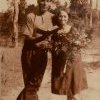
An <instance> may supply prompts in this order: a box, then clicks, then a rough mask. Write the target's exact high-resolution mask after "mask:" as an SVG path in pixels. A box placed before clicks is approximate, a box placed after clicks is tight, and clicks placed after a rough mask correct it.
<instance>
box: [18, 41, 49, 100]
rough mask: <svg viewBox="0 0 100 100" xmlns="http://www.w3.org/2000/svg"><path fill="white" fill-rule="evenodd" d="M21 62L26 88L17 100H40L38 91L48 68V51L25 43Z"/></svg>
mask: <svg viewBox="0 0 100 100" xmlns="http://www.w3.org/2000/svg"><path fill="white" fill-rule="evenodd" d="M21 62H22V70H23V78H24V84H25V88H24V89H23V90H22V92H21V93H20V94H19V96H18V98H17V100H38V95H37V91H38V89H39V87H40V85H41V82H42V79H43V75H44V72H45V69H46V66H47V51H46V50H45V49H41V48H40V47H37V46H36V45H34V44H33V45H31V44H29V43H25V44H24V47H23V50H22V56H21Z"/></svg>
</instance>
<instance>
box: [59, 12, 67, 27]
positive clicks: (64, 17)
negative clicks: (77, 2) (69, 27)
mask: <svg viewBox="0 0 100 100" xmlns="http://www.w3.org/2000/svg"><path fill="white" fill-rule="evenodd" d="M58 21H59V24H60V25H62V26H64V25H66V24H67V22H68V14H67V12H65V11H60V13H59V16H58Z"/></svg>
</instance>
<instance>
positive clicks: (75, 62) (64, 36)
mask: <svg viewBox="0 0 100 100" xmlns="http://www.w3.org/2000/svg"><path fill="white" fill-rule="evenodd" d="M56 22H58V24H57V25H58V27H59V29H58V31H57V32H56V33H55V34H53V36H52V88H51V90H52V93H54V94H60V95H61V94H67V96H68V100H74V99H75V97H74V95H75V94H77V93H79V92H80V91H81V90H83V89H86V88H87V80H86V76H85V72H84V69H83V68H82V61H81V53H80V50H81V49H82V47H83V46H85V43H86V35H84V34H81V33H78V31H77V30H76V28H74V27H73V26H71V25H69V24H68V14H67V12H66V11H65V10H63V9H60V10H59V12H58V14H57V17H56ZM64 73H65V75H66V80H67V83H66V84H64V85H66V91H63V90H57V88H58V87H57V86H58V84H59V83H58V80H59V77H62V75H63V74H64ZM63 89H64V88H63Z"/></svg>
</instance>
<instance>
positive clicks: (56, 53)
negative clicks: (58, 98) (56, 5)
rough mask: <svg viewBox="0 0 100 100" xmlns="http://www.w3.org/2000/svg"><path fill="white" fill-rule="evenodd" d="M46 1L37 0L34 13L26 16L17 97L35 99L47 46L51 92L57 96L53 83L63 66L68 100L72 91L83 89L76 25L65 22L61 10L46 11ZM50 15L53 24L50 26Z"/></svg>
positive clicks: (24, 99) (45, 63) (62, 10)
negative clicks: (50, 61) (50, 72)
mask: <svg viewBox="0 0 100 100" xmlns="http://www.w3.org/2000/svg"><path fill="white" fill-rule="evenodd" d="M48 4H49V1H48V0H38V8H37V10H36V12H33V13H30V14H28V15H27V19H26V25H25V31H24V35H25V40H24V46H23V49H22V56H21V61H22V70H23V78H24V85H25V88H24V89H23V90H22V92H21V93H20V94H19V96H18V98H17V100H38V95H37V92H38V90H39V88H40V85H41V82H42V80H43V75H44V72H45V69H46V66H47V58H48V57H47V52H48V48H50V51H51V53H52V76H51V77H52V78H51V90H52V93H54V94H58V95H60V93H59V92H57V91H56V84H55V83H56V81H57V79H58V78H59V77H61V75H62V73H63V72H64V68H65V65H66V78H67V82H68V83H67V84H66V86H67V88H66V91H67V92H66V95H67V97H68V100H74V95H75V94H76V93H79V92H80V91H81V90H82V89H85V88H87V81H86V76H85V73H83V72H84V70H83V69H82V64H81V56H80V48H82V46H81V45H83V44H82V43H83V41H82V42H80V40H82V39H81V38H79V37H80V34H79V33H78V32H77V30H76V28H74V27H73V26H71V25H68V14H67V12H66V11H65V10H64V9H58V10H57V14H55V15H54V14H52V13H51V12H49V11H48ZM54 18H55V19H56V20H54V21H56V27H55V26H54V25H53V19H54ZM54 23H55V22H54ZM50 44H51V46H49V45H50ZM66 62H67V64H66Z"/></svg>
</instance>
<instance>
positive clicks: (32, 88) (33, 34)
mask: <svg viewBox="0 0 100 100" xmlns="http://www.w3.org/2000/svg"><path fill="white" fill-rule="evenodd" d="M48 8H49V0H38V7H37V9H35V12H33V13H29V14H28V15H27V18H26V24H25V31H24V35H25V41H24V47H23V50H22V56H21V61H22V70H23V78H24V84H25V88H24V89H23V91H22V92H21V93H20V94H19V96H18V98H17V100H38V95H37V91H38V90H39V87H40V85H41V82H42V79H43V75H44V72H45V69H46V66H47V49H46V44H47V43H48V41H47V40H48V38H46V36H47V34H45V33H42V32H40V33H42V34H40V33H39V31H38V29H40V30H43V31H47V30H48V29H50V28H51V27H52V26H53V25H52V17H53V14H51V13H50V12H48ZM45 38H46V39H45Z"/></svg>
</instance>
